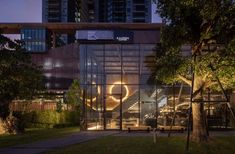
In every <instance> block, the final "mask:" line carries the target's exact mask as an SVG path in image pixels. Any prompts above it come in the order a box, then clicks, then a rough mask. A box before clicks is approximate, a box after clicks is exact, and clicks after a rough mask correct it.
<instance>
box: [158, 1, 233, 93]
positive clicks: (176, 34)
mask: <svg viewBox="0 0 235 154" xmlns="http://www.w3.org/2000/svg"><path fill="white" fill-rule="evenodd" d="M157 10H158V13H159V14H160V16H161V17H162V18H163V20H164V21H165V23H166V25H165V26H164V27H163V30H162V35H161V52H157V56H156V72H155V73H156V79H157V80H159V81H162V82H164V83H167V84H170V83H173V82H176V81H183V82H185V83H187V84H188V85H190V83H191V82H190V80H191V78H192V77H191V73H192V71H191V69H192V67H194V68H195V69H194V71H195V85H196V89H199V88H202V89H205V88H212V89H215V90H220V88H219V86H218V83H217V81H216V76H217V77H218V78H219V79H220V80H221V82H222V84H223V86H224V88H227V89H228V88H232V87H234V85H235V58H234V57H235V45H234V44H235V43H234V42H235V38H234V36H235V26H234V25H235V20H234V17H235V5H234V1H233V0H200V1H199V0H174V1H173V0H159V1H158V9H157ZM184 45H189V46H191V50H192V53H188V54H187V55H185V53H182V52H181V48H182V46H184ZM191 55H193V56H196V58H194V59H193V58H191Z"/></svg>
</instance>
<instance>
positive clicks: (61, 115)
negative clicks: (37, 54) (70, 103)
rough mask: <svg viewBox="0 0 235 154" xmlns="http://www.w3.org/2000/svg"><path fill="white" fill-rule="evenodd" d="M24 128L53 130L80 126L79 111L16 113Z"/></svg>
mask: <svg viewBox="0 0 235 154" xmlns="http://www.w3.org/2000/svg"><path fill="white" fill-rule="evenodd" d="M14 115H15V116H16V117H17V118H18V119H19V120H20V125H21V127H24V128H52V127H67V126H75V125H79V112H77V111H61V112H57V111H51V110H46V111H32V112H27V113H22V112H15V113H14Z"/></svg>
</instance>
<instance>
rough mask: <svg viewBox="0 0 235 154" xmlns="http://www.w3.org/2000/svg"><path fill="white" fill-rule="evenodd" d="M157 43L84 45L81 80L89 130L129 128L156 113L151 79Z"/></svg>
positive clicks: (82, 46) (81, 55)
mask: <svg viewBox="0 0 235 154" xmlns="http://www.w3.org/2000/svg"><path fill="white" fill-rule="evenodd" d="M154 49H155V44H82V45H80V81H81V86H82V87H83V89H84V91H83V93H84V98H85V101H84V103H85V107H86V109H85V111H86V113H85V116H86V120H87V128H88V130H89V129H127V127H128V126H138V125H144V124H145V122H146V119H147V118H148V117H155V115H156V101H155V97H154V96H153V92H154V91H155V86H154V84H153V83H151V82H150V81H149V79H150V77H151V75H152V67H154V54H155V50H154Z"/></svg>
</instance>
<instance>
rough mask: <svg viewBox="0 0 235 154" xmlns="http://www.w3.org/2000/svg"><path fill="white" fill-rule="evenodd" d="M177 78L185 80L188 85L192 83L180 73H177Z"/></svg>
mask: <svg viewBox="0 0 235 154" xmlns="http://www.w3.org/2000/svg"><path fill="white" fill-rule="evenodd" d="M178 78H179V79H180V80H182V81H183V82H185V83H186V84H188V85H189V86H191V85H192V81H191V80H188V79H187V78H185V77H183V76H182V75H178Z"/></svg>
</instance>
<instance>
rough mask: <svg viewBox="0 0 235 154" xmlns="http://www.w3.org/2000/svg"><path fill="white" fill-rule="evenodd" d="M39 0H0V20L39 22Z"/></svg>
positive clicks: (40, 2)
mask: <svg viewBox="0 0 235 154" xmlns="http://www.w3.org/2000/svg"><path fill="white" fill-rule="evenodd" d="M41 21H42V1H41V0H0V22H1V23H5V22H41Z"/></svg>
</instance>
